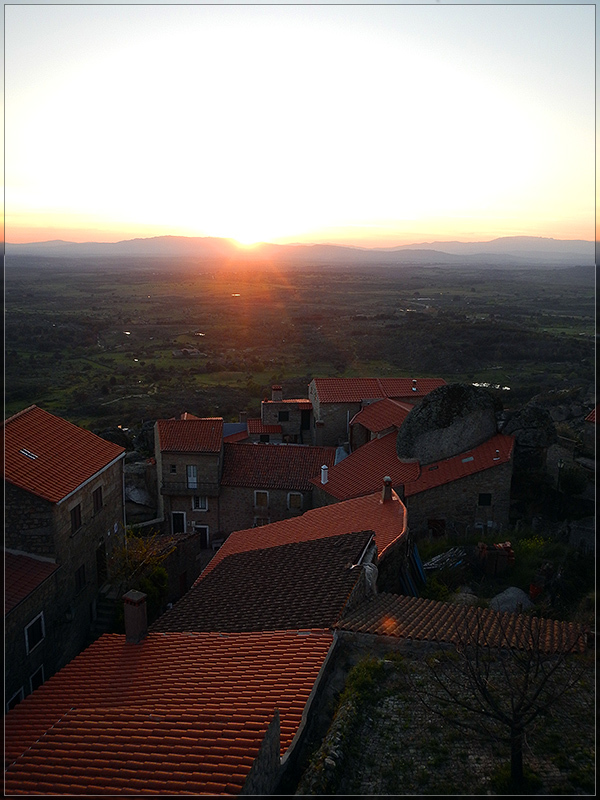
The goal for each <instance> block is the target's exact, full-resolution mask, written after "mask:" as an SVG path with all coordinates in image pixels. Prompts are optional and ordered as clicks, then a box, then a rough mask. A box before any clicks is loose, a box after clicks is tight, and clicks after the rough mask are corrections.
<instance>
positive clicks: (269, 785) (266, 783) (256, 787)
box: [240, 708, 281, 795]
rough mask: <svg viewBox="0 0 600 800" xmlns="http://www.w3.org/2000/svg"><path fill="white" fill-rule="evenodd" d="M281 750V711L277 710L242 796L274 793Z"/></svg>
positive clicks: (278, 773)
mask: <svg viewBox="0 0 600 800" xmlns="http://www.w3.org/2000/svg"><path fill="white" fill-rule="evenodd" d="M280 748H281V746H280V725H279V709H277V708H276V709H275V714H274V715H273V719H272V720H271V722H270V723H269V727H268V728H267V731H266V733H265V736H264V738H263V740H262V743H261V746H260V750H259V751H258V755H257V756H256V758H255V759H254V762H253V764H252V767H251V769H250V772H249V773H248V777H247V778H246V781H245V783H244V786H243V787H242V790H241V792H240V794H255V795H269V794H272V793H273V791H274V789H275V786H276V784H277V781H278V780H279V775H280V763H281V762H280V757H279V753H280Z"/></svg>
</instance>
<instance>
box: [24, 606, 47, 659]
mask: <svg viewBox="0 0 600 800" xmlns="http://www.w3.org/2000/svg"><path fill="white" fill-rule="evenodd" d="M45 635H46V628H45V626H44V612H43V611H42V613H41V614H38V615H37V617H36V618H35V619H34V620H33V622H30V623H29V625H28V626H27V627H26V628H25V647H26V649H27V653H31V651H32V650H33V649H34V648H35V647H37V646H38V644H39V643H40V642H42V641H43V640H44V637H45Z"/></svg>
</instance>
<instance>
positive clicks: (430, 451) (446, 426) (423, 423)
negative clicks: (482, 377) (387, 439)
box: [396, 383, 497, 464]
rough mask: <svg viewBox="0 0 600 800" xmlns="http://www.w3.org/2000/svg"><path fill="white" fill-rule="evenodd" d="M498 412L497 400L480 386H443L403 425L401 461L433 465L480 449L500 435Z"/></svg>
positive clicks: (398, 449) (399, 441)
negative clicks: (417, 461)
mask: <svg viewBox="0 0 600 800" xmlns="http://www.w3.org/2000/svg"><path fill="white" fill-rule="evenodd" d="M496 410H497V409H496V402H495V400H494V398H493V396H492V395H491V394H490V393H489V392H488V391H487V390H486V389H484V388H482V387H480V386H472V385H471V384H465V383H451V384H448V385H446V386H440V387H439V388H438V389H434V390H433V391H432V392H430V394H428V395H427V396H426V397H424V398H423V400H422V402H421V403H420V404H419V405H418V406H415V408H413V410H412V411H411V412H410V414H409V415H408V416H407V417H406V419H405V420H404V422H403V423H402V427H401V428H400V430H399V431H398V438H397V440H396V452H397V454H398V458H400V459H414V458H416V459H418V460H419V461H420V462H421V464H431V463H432V462H433V461H439V460H441V459H443V458H450V457H451V456H455V455H458V454H459V453H464V452H465V450H470V449H471V448H473V447H477V446H478V445H480V444H483V442H486V441H487V440H488V439H490V438H491V437H492V436H494V435H495V434H496V432H497V426H496Z"/></svg>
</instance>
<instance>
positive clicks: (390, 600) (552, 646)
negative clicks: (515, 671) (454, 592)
mask: <svg viewBox="0 0 600 800" xmlns="http://www.w3.org/2000/svg"><path fill="white" fill-rule="evenodd" d="M530 626H531V627H530ZM336 627H337V628H340V629H341V630H350V631H355V632H359V633H368V634H376V635H378V636H395V637H400V638H403V639H414V640H423V641H434V642H448V643H453V644H458V643H459V641H461V640H462V641H463V642H464V641H466V640H467V638H469V640H470V641H473V637H474V636H480V637H481V638H480V642H481V643H482V644H485V645H487V646H490V647H499V646H506V645H508V644H510V646H512V647H522V646H523V644H524V643H525V642H528V641H530V637H531V634H532V631H533V633H534V635H535V636H539V639H538V641H539V642H540V646H541V648H542V650H543V652H547V653H552V652H559V651H561V649H563V648H565V647H567V648H569V647H573V646H574V645H576V649H577V650H578V651H579V652H583V650H584V649H585V637H584V632H583V629H582V628H581V626H579V625H577V624H576V623H573V622H557V621H556V620H552V619H545V618H538V617H530V616H528V615H523V614H511V613H509V612H504V611H494V610H493V609H491V608H484V609H482V608H477V607H476V606H466V605H456V604H450V603H440V602H437V601H434V600H425V599H424V598H421V597H405V596H400V595H395V594H385V593H382V594H378V595H375V596H374V597H372V598H371V599H369V600H366V601H365V602H364V603H362V604H361V605H360V606H359V607H358V608H356V609H353V610H352V611H351V612H349V613H347V614H346V615H344V618H343V619H342V620H341V621H340V622H339V623H338V625H337V626H336Z"/></svg>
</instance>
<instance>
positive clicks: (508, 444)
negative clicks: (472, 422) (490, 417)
mask: <svg viewBox="0 0 600 800" xmlns="http://www.w3.org/2000/svg"><path fill="white" fill-rule="evenodd" d="M396 436H397V434H396V432H395V431H392V433H388V434H387V435H386V436H382V437H381V438H380V439H373V440H372V441H370V442H367V444H365V445H363V446H362V447H359V448H358V450H355V451H354V452H353V453H351V454H350V455H349V456H348V457H347V458H345V459H343V461H340V462H339V464H336V465H335V466H334V467H333V468H331V469H330V470H329V475H328V478H329V479H328V482H327V483H326V484H325V485H322V484H321V483H320V480H318V479H313V480H312V483H313V484H314V485H315V486H317V485H318V486H320V487H321V488H322V489H323V490H324V491H326V492H327V493H328V494H330V495H332V496H333V497H336V498H338V499H339V500H347V499H349V498H351V497H360V496H361V495H364V494H370V493H372V492H373V491H375V490H376V489H377V487H378V486H380V485H381V482H382V480H383V477H384V476H385V475H389V476H390V478H391V479H392V486H400V485H404V494H405V496H406V497H409V496H410V495H413V494H418V493H419V492H424V491H426V490H427V489H432V488H433V487H435V486H441V485H443V484H444V483H450V482H451V481H455V480H459V479H460V478H465V477H467V476H468V475H473V474H475V473H476V472H481V471H482V470H484V469H490V468H491V467H495V466H498V465H500V464H506V463H507V462H509V461H510V460H511V458H512V451H513V446H514V437H513V436H504V435H503V434H500V433H499V434H496V436H493V437H492V438H491V439H489V440H488V441H487V442H484V443H483V444H481V445H479V447H475V448H473V449H472V450H468V451H466V452H464V453H461V454H460V455H458V456H453V457H452V458H447V459H444V460H443V461H436V462H434V463H433V464H428V465H426V466H425V465H423V466H421V465H420V464H419V463H418V462H417V461H400V459H399V458H398V455H397V453H396ZM496 451H497V452H496Z"/></svg>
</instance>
